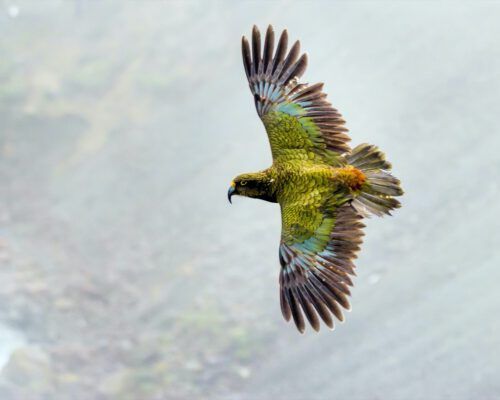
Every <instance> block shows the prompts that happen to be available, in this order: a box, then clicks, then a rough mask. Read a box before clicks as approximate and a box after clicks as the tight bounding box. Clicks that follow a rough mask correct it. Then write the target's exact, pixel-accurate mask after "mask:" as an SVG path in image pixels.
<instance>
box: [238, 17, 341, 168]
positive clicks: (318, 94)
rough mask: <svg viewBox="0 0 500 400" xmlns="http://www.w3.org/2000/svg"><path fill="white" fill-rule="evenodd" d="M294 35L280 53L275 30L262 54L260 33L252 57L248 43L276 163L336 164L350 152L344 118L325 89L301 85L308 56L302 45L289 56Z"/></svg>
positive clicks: (283, 40) (250, 73)
mask: <svg viewBox="0 0 500 400" xmlns="http://www.w3.org/2000/svg"><path fill="white" fill-rule="evenodd" d="M287 45H288V34H287V31H286V30H285V31H283V33H282V34H281V37H280V39H279V41H278V45H277V47H276V50H275V48H274V31H273V28H272V26H269V27H268V29H267V32H266V37H265V41H264V49H263V51H261V37H260V32H259V30H258V29H257V27H256V26H254V27H253V31H252V51H250V45H249V43H248V40H247V39H246V38H245V37H243V39H242V53H243V64H244V66H245V72H246V75H247V78H248V82H249V85H250V90H251V91H252V94H253V95H254V98H255V107H256V108H257V113H258V114H259V116H260V118H261V119H262V121H263V123H264V126H265V127H266V131H267V134H268V137H269V142H270V143H271V151H272V154H273V159H274V160H277V159H279V158H280V157H285V158H286V159H303V158H304V157H307V158H309V159H311V160H312V161H316V162H320V163H328V164H336V162H337V160H338V154H341V153H344V152H346V151H349V149H350V148H349V146H348V145H347V142H348V141H349V140H350V138H349V137H348V136H347V134H346V132H347V129H346V128H345V127H344V123H345V121H344V120H343V119H342V116H341V115H340V113H339V112H338V111H337V110H336V109H335V108H333V107H332V106H331V104H330V103H329V102H328V101H326V99H325V98H326V94H325V93H323V92H322V88H323V84H322V83H317V84H314V85H308V84H307V83H299V81H298V80H299V78H300V77H301V76H302V74H303V73H304V71H305V70H306V67H307V55H306V54H302V55H301V56H300V57H299V53H300V43H299V41H296V42H295V44H294V45H293V46H292V48H291V49H290V51H289V52H288V53H287Z"/></svg>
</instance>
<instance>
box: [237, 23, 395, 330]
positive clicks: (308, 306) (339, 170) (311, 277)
mask: <svg viewBox="0 0 500 400" xmlns="http://www.w3.org/2000/svg"><path fill="white" fill-rule="evenodd" d="M287 42H288V36H287V33H286V31H284V32H283V34H282V35H281V37H280V40H279V42H278V45H277V47H276V49H275V48H274V32H273V29H272V27H269V28H268V30H267V33H266V39H265V43H264V48H263V52H261V41H260V33H259V31H258V30H257V28H256V27H254V30H253V34H252V52H251V51H250V45H249V43H248V41H247V40H246V39H245V38H243V41H242V53H243V61H244V66H245V72H246V74H247V78H248V81H249V85H250V89H251V91H252V93H253V95H254V99H255V105H256V108H257V112H258V114H259V116H260V118H261V120H262V122H263V123H264V126H265V128H266V131H267V134H268V138H269V143H270V145H271V152H272V155H273V164H272V166H271V167H270V168H268V169H266V170H263V171H260V172H257V173H247V174H242V175H239V176H237V177H236V178H235V179H234V181H233V182H232V185H231V188H230V191H229V197H231V195H233V194H239V195H242V196H247V197H253V198H259V199H263V200H266V201H271V202H276V203H279V205H280V207H281V217H282V234H281V243H280V262H281V266H282V270H281V273H280V288H281V289H280V302H281V309H282V313H283V316H284V317H285V319H286V320H289V319H290V318H291V317H293V319H294V322H295V324H296V325H297V328H298V329H299V330H300V331H301V332H302V331H303V330H304V328H305V323H304V315H305V317H306V318H307V320H308V321H309V323H310V324H311V326H312V327H313V328H314V329H315V330H318V329H319V319H318V316H319V317H320V318H321V319H322V320H323V321H324V322H325V323H326V324H327V325H328V326H329V327H330V328H333V320H332V318H331V315H332V314H333V315H335V316H336V317H337V318H338V319H340V320H342V319H343V316H342V312H341V310H340V307H339V306H341V307H343V308H348V307H349V303H348V300H347V296H348V295H349V294H350V291H349V288H348V287H349V286H351V285H352V281H351V278H350V275H352V274H354V265H353V263H352V260H353V259H354V258H355V253H356V251H358V250H359V245H360V244H361V238H362V236H363V233H362V228H363V226H364V225H363V224H362V223H361V219H362V217H364V216H369V215H370V214H375V215H382V214H389V213H390V210H392V209H394V208H397V207H399V202H398V201H397V200H396V199H394V196H399V195H401V194H402V190H401V189H400V187H399V181H398V180H397V179H396V178H394V177H393V176H392V175H391V174H390V173H389V172H388V171H389V170H390V168H391V166H390V164H389V163H388V162H387V161H385V158H384V155H383V153H381V152H380V151H379V150H378V149H377V148H376V147H374V146H371V145H366V144H363V145H360V146H358V147H356V148H355V149H353V150H351V149H350V148H349V146H348V145H347V142H348V141H349V140H350V139H349V137H348V136H347V134H346V132H347V129H346V128H345V127H344V126H343V125H344V120H343V119H342V117H341V115H340V113H338V111H337V110H336V109H334V108H333V107H332V106H331V104H330V103H328V102H327V101H326V100H325V98H326V94H324V93H323V92H322V86H323V85H322V84H315V85H307V84H303V83H299V81H298V79H299V78H300V77H301V75H302V74H303V72H304V71H305V68H306V66H307V56H306V55H305V54H304V55H302V56H301V57H299V49H300V45H299V42H296V43H295V44H294V45H293V46H292V48H291V50H290V52H288V54H287V50H286V48H287ZM273 54H274V55H273Z"/></svg>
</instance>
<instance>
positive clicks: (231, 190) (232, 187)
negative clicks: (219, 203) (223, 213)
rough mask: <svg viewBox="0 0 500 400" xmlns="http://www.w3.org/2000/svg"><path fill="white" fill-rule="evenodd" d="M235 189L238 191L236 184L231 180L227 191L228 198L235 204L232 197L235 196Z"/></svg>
mask: <svg viewBox="0 0 500 400" xmlns="http://www.w3.org/2000/svg"><path fill="white" fill-rule="evenodd" d="M235 191H236V189H235V184H234V182H231V186H229V190H228V191H227V199H228V200H229V202H230V203H231V204H233V202H232V201H231V197H232V196H233V194H234V192H235Z"/></svg>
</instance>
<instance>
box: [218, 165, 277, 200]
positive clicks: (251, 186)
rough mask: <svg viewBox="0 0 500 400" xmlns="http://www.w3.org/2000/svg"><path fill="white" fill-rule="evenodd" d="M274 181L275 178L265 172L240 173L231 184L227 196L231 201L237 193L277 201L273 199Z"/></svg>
mask: <svg viewBox="0 0 500 400" xmlns="http://www.w3.org/2000/svg"><path fill="white" fill-rule="evenodd" d="M272 182H273V179H271V178H270V177H269V176H268V175H267V174H266V173H264V172H255V173H249V174H241V175H238V176H237V177H236V178H234V179H233V181H232V182H231V185H230V186H229V190H228V191H227V198H228V200H229V202H230V203H231V197H232V196H233V195H235V194H237V195H240V196H245V197H252V198H256V199H262V200H267V201H275V200H273V199H272Z"/></svg>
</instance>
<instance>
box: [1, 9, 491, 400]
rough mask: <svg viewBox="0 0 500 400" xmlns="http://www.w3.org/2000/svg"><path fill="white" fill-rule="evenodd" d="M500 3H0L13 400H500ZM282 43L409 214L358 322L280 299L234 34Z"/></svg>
mask: <svg viewBox="0 0 500 400" xmlns="http://www.w3.org/2000/svg"><path fill="white" fill-rule="evenodd" d="M499 21H500V3H499V2H494V1H484V2H481V1H477V2H459V1H452V2H441V1H440V2H435V3H434V2H429V1H426V2H403V1H382V2H378V1H369V2H361V1H357V2H349V3H348V2H340V3H339V2H326V1H325V2H313V1H304V2H292V1H287V2H271V1H265V2H264V1H263V2H256V1H255V2H250V1H245V2H231V1H227V2H225V1H213V2H212V1H199V2H188V1H186V2H180V1H179V2H178V1H152V0H151V1H84V0H80V1H76V0H75V1H71V0H67V1H49V0H47V1H15V0H0V179H1V180H0V182H1V185H0V282H1V284H0V367H1V374H0V398H1V399H4V400H18V399H19V400H38V399H50V400H59V399H76V400H79V399H83V400H86V399H92V400H107V399H124V400H129V399H130V400H135V399H140V400H157V399H158V400H160V399H197V398H199V399H228V400H229V399H231V400H246V399H248V400H253V399H261V400H267V399H292V400H293V399H296V400H299V399H332V398H339V399H344V398H350V399H384V400H387V399H389V400H393V399H394V400H397V399H454V400H456V399H495V398H500V381H499V379H498V376H499V374H500V319H499V315H500V293H499V289H498V285H499V281H500V231H499V217H500V202H499V196H500V182H499V178H500V156H499V150H498V149H499V147H500V132H499V130H500V121H499V118H498V110H499V104H500V24H499ZM254 23H255V24H258V25H259V26H260V27H261V30H265V27H266V26H267V24H269V23H272V24H273V25H274V26H275V29H276V30H277V31H280V30H281V29H283V28H285V27H286V28H288V30H289V33H290V37H291V39H293V40H294V39H301V42H302V48H303V49H304V50H305V51H307V52H308V53H309V56H310V66H309V69H308V71H307V72H306V74H305V80H306V81H309V82H317V81H324V82H325V83H326V86H325V88H326V91H327V92H328V93H329V99H330V101H331V102H332V103H333V104H334V106H336V107H337V108H338V109H339V110H340V111H341V112H342V113H343V115H344V117H345V118H346V120H347V126H348V127H349V128H350V132H351V136H352V139H353V141H352V144H353V145H356V144H359V143H361V142H369V143H374V144H377V145H378V146H380V147H381V148H382V150H384V151H385V152H386V154H387V157H388V159H389V160H391V161H392V162H393V165H394V173H395V175H396V176H398V177H399V178H401V180H402V183H403V187H404V188H405V190H406V195H405V197H404V198H403V199H402V201H403V208H401V209H400V210H398V211H397V212H396V213H395V215H394V217H392V218H384V219H371V220H369V221H368V222H367V225H368V226H367V229H366V233H367V235H366V238H365V243H364V246H363V250H362V252H361V253H360V256H359V259H358V261H357V266H358V270H357V271H358V276H357V278H356V287H355V288H354V291H353V297H352V307H353V312H351V313H349V314H348V315H347V320H346V322H345V323H344V324H342V325H340V324H338V325H337V327H336V329H335V331H334V332H331V331H328V330H327V329H325V328H323V329H322V331H321V332H320V333H319V334H316V333H313V332H311V330H309V331H307V332H306V334H305V335H300V334H298V332H297V331H296V330H295V327H294V326H293V325H292V324H286V323H285V322H284V321H283V319H282V317H281V313H280V310H279V300H278V273H279V263H278V254H277V251H278V243H279V235H280V215H279V209H278V207H277V206H276V205H274V204H270V203H265V202H259V201H255V200H248V199H243V198H235V201H234V202H233V205H232V206H230V205H229V204H228V202H227V198H226V192H227V188H228V186H229V182H230V181H231V179H232V177H233V176H235V175H237V174H239V173H241V172H248V171H254V170H259V169H263V168H265V167H267V166H268V165H269V164H270V162H271V155H270V151H269V145H268V143H267V138H266V135H265V132H264V129H263V127H262V125H261V122H260V121H259V119H258V118H257V115H256V112H255V109H254V105H253V99H252V97H251V95H250V92H249V90H248V87H247V83H246V79H245V75H244V71H243V67H242V62H241V55H240V47H239V46H240V38H241V35H242V34H246V35H248V34H249V33H250V31H251V27H252V25H253V24H254Z"/></svg>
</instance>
